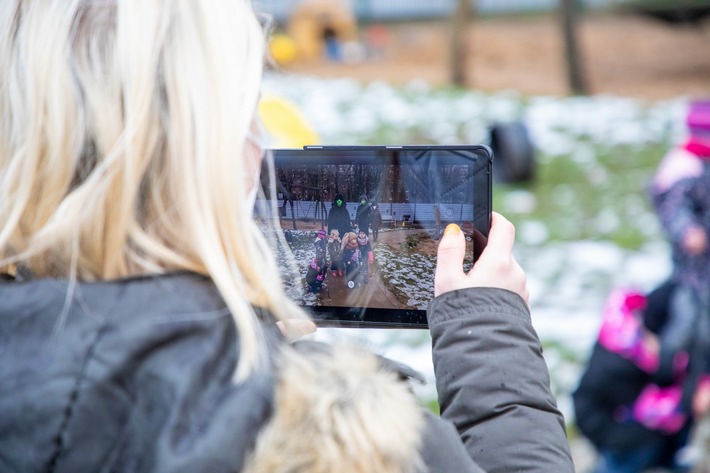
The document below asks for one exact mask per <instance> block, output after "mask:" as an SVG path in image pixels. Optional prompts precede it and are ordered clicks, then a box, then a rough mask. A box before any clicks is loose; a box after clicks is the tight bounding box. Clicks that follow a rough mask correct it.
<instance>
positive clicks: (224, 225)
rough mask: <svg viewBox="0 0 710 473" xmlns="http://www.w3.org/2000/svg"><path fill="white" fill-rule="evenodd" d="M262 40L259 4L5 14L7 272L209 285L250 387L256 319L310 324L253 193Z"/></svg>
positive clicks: (0, 61)
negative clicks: (289, 291)
mask: <svg viewBox="0 0 710 473" xmlns="http://www.w3.org/2000/svg"><path fill="white" fill-rule="evenodd" d="M263 36H264V35H263V32H262V30H261V28H260V26H259V23H258V21H257V19H256V18H255V15H254V13H253V11H252V10H251V6H250V4H249V3H248V2H247V1H245V0H210V1H196V0H35V1H27V0H3V1H2V2H0V71H2V74H1V75H0V182H1V184H0V222H2V223H1V224H0V225H1V227H0V267H1V266H8V265H17V267H18V268H23V269H25V270H26V271H28V272H29V273H30V274H32V275H33V276H34V277H53V278H69V279H70V280H79V281H97V280H108V279H115V278H123V277H129V276H133V275H138V274H161V273H165V272H169V271H175V270H188V271H193V272H197V273H201V274H206V275H208V276H210V277H211V279H212V280H213V281H214V283H215V285H216V286H217V288H218V289H219V291H220V293H221V294H222V296H223V298H224V300H225V302H226V304H227V305H228V307H229V308H230V310H231V312H232V314H233V316H234V319H235V321H236V324H237V328H238V330H239V335H240V350H241V353H240V355H241V358H240V364H239V368H238V369H237V373H236V375H237V379H243V378H244V377H245V376H246V375H247V374H248V373H249V372H250V371H251V370H252V369H253V367H254V366H255V364H256V362H257V361H258V360H259V359H260V353H259V351H260V348H259V347H260V346H262V345H263V344H261V343H259V338H260V332H259V324H258V323H257V318H256V316H255V314H254V309H253V305H258V306H263V307H266V308H267V309H269V310H270V311H271V312H272V313H273V314H274V316H275V317H276V318H277V319H280V320H283V319H285V318H286V317H287V316H289V317H305V315H304V314H303V313H302V312H301V311H300V310H298V309H297V308H296V307H295V306H294V305H293V303H291V302H289V300H288V299H287V298H286V297H285V295H284V292H283V288H282V285H281V284H274V283H273V282H274V281H276V280H279V279H280V276H279V273H278V271H277V267H276V262H275V261H274V256H273V253H272V251H271V249H270V248H269V245H268V243H267V241H266V240H265V237H264V236H263V234H262V232H261V231H260V230H259V229H258V227H257V226H256V224H255V223H254V221H253V218H252V203H251V202H250V201H249V199H248V198H247V193H248V191H247V189H245V187H246V186H247V183H248V182H249V180H250V179H251V178H252V177H253V172H254V170H255V169H251V168H250V167H249V166H250V163H252V164H253V162H255V161H258V159H254V158H255V156H250V152H249V150H248V146H247V138H248V134H249V129H250V124H251V122H252V119H253V116H254V111H255V109H256V106H257V101H258V96H259V89H260V82H261V69H262V63H263V54H264V37H263ZM252 154H253V153H252Z"/></svg>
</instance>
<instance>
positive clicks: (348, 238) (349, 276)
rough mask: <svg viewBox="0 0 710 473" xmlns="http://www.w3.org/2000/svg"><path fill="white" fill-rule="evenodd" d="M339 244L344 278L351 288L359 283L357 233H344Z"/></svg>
mask: <svg viewBox="0 0 710 473" xmlns="http://www.w3.org/2000/svg"><path fill="white" fill-rule="evenodd" d="M341 245H342V246H341V249H342V257H343V266H344V269H345V279H346V281H347V283H348V287H349V288H351V289H352V288H354V287H356V286H359V285H360V278H359V275H360V248H359V246H358V242H357V235H356V234H355V233H354V232H348V233H346V234H345V235H344V236H343V241H342V244H341Z"/></svg>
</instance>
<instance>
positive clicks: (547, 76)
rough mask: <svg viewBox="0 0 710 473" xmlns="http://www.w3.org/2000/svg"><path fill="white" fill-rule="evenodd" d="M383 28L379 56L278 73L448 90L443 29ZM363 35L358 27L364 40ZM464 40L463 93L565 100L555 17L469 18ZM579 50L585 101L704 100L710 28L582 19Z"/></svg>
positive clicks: (629, 18) (625, 18)
mask: <svg viewBox="0 0 710 473" xmlns="http://www.w3.org/2000/svg"><path fill="white" fill-rule="evenodd" d="M385 26H386V31H387V33H386V34H385V35H380V41H382V42H383V43H384V46H383V47H382V48H381V50H380V51H379V56H378V57H370V58H369V59H366V60H364V61H361V62H356V63H352V64H343V63H333V62H328V61H318V62H310V63H306V62H298V61H296V62H294V63H292V64H289V65H286V66H285V68H286V69H287V70H292V71H296V72H301V73H307V74H311V75H316V76H323V77H353V78H357V79H360V80H363V81H371V80H384V81H387V82H390V83H395V84H403V83H407V82H409V81H411V80H413V79H422V80H424V81H426V82H429V83H431V84H434V85H443V84H446V83H448V78H449V61H448V44H449V42H448V38H449V36H450V35H449V31H450V25H449V24H448V23H447V22H440V21H439V22H426V23H422V22H418V23H397V24H388V25H385ZM367 31H368V27H363V38H366V37H367ZM380 31H381V30H380ZM467 37H468V55H467V57H466V71H467V86H468V87H471V88H475V89H479V90H482V91H485V92H495V91H500V90H507V89H515V90H518V91H520V92H521V93H523V94H525V95H556V96H559V95H567V94H568V93H569V88H568V86H567V81H566V74H565V65H564V64H565V63H564V60H563V57H564V54H563V43H562V35H561V33H560V26H559V21H558V20H557V18H556V17H555V16H551V15H546V16H528V17H502V18H480V19H475V18H474V19H473V20H472V21H471V23H470V27H469V28H468V31H467ZM382 38H384V41H383V39H382ZM579 43H580V46H581V48H580V49H581V52H582V57H583V66H584V70H585V71H586V77H587V80H588V83H589V92H590V93H591V94H612V95H619V96H628V97H636V98H641V99H648V100H660V99H668V98H672V97H678V96H705V97H709V96H710V47H708V44H710V21H705V22H703V23H701V24H700V25H697V26H695V27H692V26H683V27H681V26H671V25H668V24H665V23H662V22H660V21H658V20H654V19H651V18H646V17H642V16H637V15H628V14H627V15H611V14H588V15H586V16H585V17H584V18H583V20H582V21H581V23H580V30H579Z"/></svg>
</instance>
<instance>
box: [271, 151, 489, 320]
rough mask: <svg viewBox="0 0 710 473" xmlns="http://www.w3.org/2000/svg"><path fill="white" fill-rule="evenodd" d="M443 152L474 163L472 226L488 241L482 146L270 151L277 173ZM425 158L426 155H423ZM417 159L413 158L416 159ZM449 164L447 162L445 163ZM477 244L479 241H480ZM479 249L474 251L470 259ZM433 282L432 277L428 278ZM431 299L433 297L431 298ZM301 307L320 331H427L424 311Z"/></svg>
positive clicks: (485, 158)
mask: <svg viewBox="0 0 710 473" xmlns="http://www.w3.org/2000/svg"><path fill="white" fill-rule="evenodd" d="M418 151H419V152H431V151H437V152H438V151H445V152H448V153H450V156H449V157H448V159H450V160H453V161H458V160H461V163H462V164H463V163H464V161H465V162H466V163H467V164H468V163H470V162H471V161H472V162H473V163H472V164H473V169H474V172H473V177H472V179H473V193H474V197H473V204H472V205H473V207H474V208H473V224H474V228H475V229H476V231H478V232H480V233H481V235H482V236H483V237H484V238H483V241H485V238H487V237H488V232H489V229H490V220H491V212H492V162H493V152H492V151H491V149H490V148H489V147H488V146H485V145H403V146H305V147H304V148H293V149H290V148H281V149H272V150H269V152H270V154H271V157H272V158H271V159H273V163H274V166H275V168H276V169H278V167H279V165H332V164H344V163H348V164H351V163H352V164H366V165H367V164H378V161H380V162H381V161H382V160H383V158H387V157H388V156H392V155H393V154H394V153H402V152H406V153H416V152H418ZM424 154H426V153H424ZM415 159H416V158H415ZM447 163H449V164H450V162H448V161H447ZM479 241H480V240H479ZM481 249H482V248H476V251H475V252H474V255H473V259H474V260H475V259H476V258H477V257H478V255H479V254H480V250H481ZM431 277H432V278H434V274H432V275H431ZM432 297H433V295H432ZM302 307H303V308H304V309H305V310H306V311H307V312H308V313H309V314H310V315H311V317H312V318H313V320H314V321H315V322H316V324H317V325H318V326H320V327H350V328H421V329H424V328H427V327H428V324H427V319H426V309H399V308H372V307H343V306H309V305H302Z"/></svg>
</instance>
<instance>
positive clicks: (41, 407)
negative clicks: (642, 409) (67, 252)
mask: <svg viewBox="0 0 710 473" xmlns="http://www.w3.org/2000/svg"><path fill="white" fill-rule="evenodd" d="M68 289H69V288H68V287H67V283H66V282H63V281H56V280H35V281H27V282H17V281H10V280H3V281H2V282H0V357H2V362H1V363H0V380H1V381H0V471H2V472H23V473H25V472H40V471H41V472H45V471H52V472H71V473H81V472H133V473H140V472H203V471H204V472H211V473H214V472H233V471H239V470H240V468H241V466H242V465H243V462H244V459H245V456H246V455H248V453H249V452H250V451H251V449H252V448H253V445H254V443H255V440H256V438H257V436H258V433H259V431H260V430H261V428H262V427H263V426H264V425H265V424H266V423H267V422H268V420H269V419H270V417H271V413H272V411H273V409H274V408H275V407H274V393H273V389H274V383H275V380H274V373H273V370H272V364H271V362H270V361H266V362H264V363H263V364H262V366H260V367H259V368H258V369H257V370H255V372H254V374H253V375H252V376H251V377H249V378H248V379H246V380H245V381H243V382H241V383H240V384H236V383H234V382H233V380H232V379H233V374H234V371H235V368H236V366H237V363H238V356H237V354H238V349H239V342H238V336H237V333H236V330H235V325H234V322H233V319H232V317H231V315H230V314H229V313H228V310H227V309H226V307H225V305H224V302H223V300H222V298H221V297H220V295H219V293H218V292H217V290H216V289H215V287H214V285H213V284H212V283H211V282H210V281H209V280H208V279H206V278H203V277H201V276H197V275H194V274H175V275H168V276H160V277H152V278H150V277H146V278H135V279H127V280H121V281H115V282H104V283H94V284H91V283H81V284H78V285H77V286H76V287H75V288H74V289H73V292H69V293H70V294H71V295H72V297H71V299H70V301H69V303H68V304H67V303H66V302H67V294H68ZM429 317H430V324H431V325H432V334H433V341H434V351H433V356H434V363H435V370H436V375H437V379H438V381H437V389H438V391H439V396H440V402H441V406H442V417H436V416H433V415H431V414H426V424H425V428H424V431H423V432H422V435H423V438H422V440H423V444H422V449H421V453H422V456H423V459H424V462H425V464H426V465H427V467H428V471H429V472H431V473H437V472H441V473H444V472H447V473H450V472H469V471H470V472H474V473H482V472H483V471H487V472H488V473H495V472H516V471H526V472H533V471H540V472H542V471H545V472H550V471H554V472H561V473H563V472H566V471H573V470H572V464H571V460H570V457H569V451H568V448H567V444H566V439H565V435H564V427H563V420H562V417H561V415H560V414H559V412H558V411H557V409H556V407H555V401H554V399H553V398H552V395H551V393H550V391H549V380H548V374H547V368H546V366H545V364H544V361H543V360H542V356H541V348H540V344H539V341H538V339H537V336H536V335H535V333H534V330H533V329H532V326H531V325H530V319H529V315H528V313H527V308H526V307H525V305H524V303H523V302H522V300H520V299H519V298H518V297H517V296H515V295H513V294H512V293H509V292H507V291H501V290H495V289H477V290H467V291H456V292H454V293H450V294H446V295H444V296H441V297H439V298H437V299H436V300H435V301H433V302H432V304H431V305H430V307H429ZM262 318H263V319H264V321H265V323H264V324H263V327H264V331H265V338H266V340H267V347H268V348H267V349H268V352H269V354H270V355H274V354H275V353H277V352H278V351H279V350H278V345H279V344H281V343H283V340H282V337H281V336H280V334H279V333H278V330H277V329H276V327H275V325H274V324H273V323H272V322H273V320H271V318H270V317H269V315H268V314H263V315H262ZM381 366H382V368H383V369H387V370H395V371H397V372H398V373H399V375H400V377H401V378H402V379H412V378H414V379H416V378H417V375H416V373H414V372H412V371H411V370H408V369H407V368H406V367H403V366H401V365H399V364H397V363H393V362H388V361H387V360H384V359H383V360H382V363H381ZM462 439H463V442H462ZM472 458H473V459H475V461H476V462H478V463H479V464H480V465H481V467H482V468H481V467H479V466H477V465H476V463H474V460H472Z"/></svg>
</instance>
